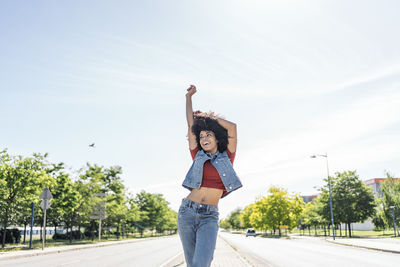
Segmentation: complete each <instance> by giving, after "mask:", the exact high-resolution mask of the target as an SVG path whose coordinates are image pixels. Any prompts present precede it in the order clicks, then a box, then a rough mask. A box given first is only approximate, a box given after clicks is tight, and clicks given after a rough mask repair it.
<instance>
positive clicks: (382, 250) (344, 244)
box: [325, 239, 400, 254]
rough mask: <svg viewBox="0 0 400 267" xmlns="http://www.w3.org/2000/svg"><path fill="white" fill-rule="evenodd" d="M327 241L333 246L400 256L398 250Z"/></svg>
mask: <svg viewBox="0 0 400 267" xmlns="http://www.w3.org/2000/svg"><path fill="white" fill-rule="evenodd" d="M325 241H326V242H329V243H332V244H337V245H342V246H348V247H355V248H364V249H370V250H376V251H381V252H389V253H395V254H400V251H398V250H390V249H383V248H372V247H365V246H360V245H354V244H346V243H341V242H337V241H333V240H328V239H325Z"/></svg>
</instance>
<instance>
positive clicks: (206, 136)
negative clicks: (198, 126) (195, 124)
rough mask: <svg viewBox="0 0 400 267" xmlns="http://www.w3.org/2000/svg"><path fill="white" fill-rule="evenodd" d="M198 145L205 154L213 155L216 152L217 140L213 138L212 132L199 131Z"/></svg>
mask: <svg viewBox="0 0 400 267" xmlns="http://www.w3.org/2000/svg"><path fill="white" fill-rule="evenodd" d="M200 145H201V148H202V149H203V150H204V151H205V152H208V153H211V154H215V153H216V152H217V150H218V140H217V139H216V138H215V134H214V132H212V131H201V132H200Z"/></svg>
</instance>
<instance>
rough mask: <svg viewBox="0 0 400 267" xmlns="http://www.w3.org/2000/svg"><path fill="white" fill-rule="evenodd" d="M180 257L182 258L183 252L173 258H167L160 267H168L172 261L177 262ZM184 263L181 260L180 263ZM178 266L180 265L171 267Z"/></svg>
mask: <svg viewBox="0 0 400 267" xmlns="http://www.w3.org/2000/svg"><path fill="white" fill-rule="evenodd" d="M180 257H183V251H181V252H179V253H178V254H176V255H175V256H173V257H171V258H169V259H168V260H167V261H165V262H164V263H163V264H161V265H160V267H169V264H172V263H173V262H174V261H176V260H178V259H179V258H180ZM184 261H185V260H184V259H183V260H182V263H183V262H184ZM179 265H180V264H178V265H173V266H179Z"/></svg>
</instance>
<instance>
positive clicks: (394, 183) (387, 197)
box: [377, 172, 400, 227]
mask: <svg viewBox="0 0 400 267" xmlns="http://www.w3.org/2000/svg"><path fill="white" fill-rule="evenodd" d="M386 177H387V179H386V180H385V181H383V182H382V183H381V190H382V197H381V198H378V200H377V202H378V214H379V215H380V219H381V220H382V221H383V222H384V224H385V225H387V226H389V227H394V226H393V214H392V208H391V207H392V206H394V207H395V209H394V216H395V224H397V225H398V224H399V222H400V180H399V179H395V178H393V176H392V175H391V174H390V173H388V172H387V173H386ZM378 222H380V220H378Z"/></svg>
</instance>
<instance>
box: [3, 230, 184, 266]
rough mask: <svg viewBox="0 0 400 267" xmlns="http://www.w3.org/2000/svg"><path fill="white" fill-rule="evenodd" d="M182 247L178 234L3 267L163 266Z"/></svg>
mask: <svg viewBox="0 0 400 267" xmlns="http://www.w3.org/2000/svg"><path fill="white" fill-rule="evenodd" d="M181 251H182V246H181V243H180V240H179V237H178V236H177V235H175V236H172V237H165V238H159V239H152V240H143V241H139V242H135V243H126V244H121V245H113V246H106V247H98V248H90V249H81V250H74V251H66V252H62V253H58V254H48V255H41V256H34V257H29V258H18V259H13V260H2V261H0V266H1V267H11V266H12V267H22V266H24V267H26V266H29V267H43V266H46V267H53V266H60V267H61V266H62V267H71V266H72V267H78V266H85V267H91V266H93V267H111V266H112V267H115V266H117V267H123V266H145V267H147V266H149V267H151V266H157V267H159V266H161V265H162V264H164V263H165V262H167V261H168V260H169V259H171V258H173V257H174V256H176V255H177V254H178V253H180V252H181Z"/></svg>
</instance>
